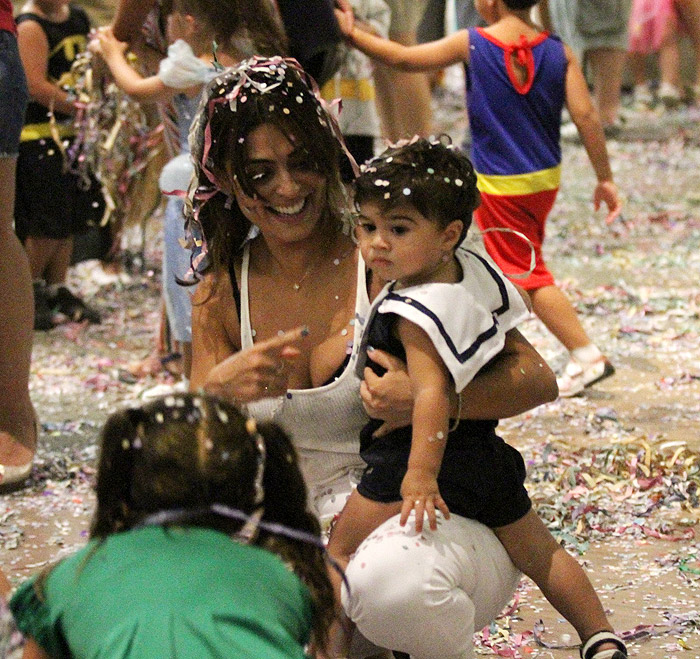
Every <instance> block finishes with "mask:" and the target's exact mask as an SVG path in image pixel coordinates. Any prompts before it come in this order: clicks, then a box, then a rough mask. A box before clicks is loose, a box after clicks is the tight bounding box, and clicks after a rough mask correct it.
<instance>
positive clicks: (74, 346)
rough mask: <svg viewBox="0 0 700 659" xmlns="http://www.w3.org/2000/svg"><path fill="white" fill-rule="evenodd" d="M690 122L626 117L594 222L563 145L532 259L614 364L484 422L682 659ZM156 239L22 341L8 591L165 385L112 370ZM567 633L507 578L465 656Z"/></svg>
mask: <svg viewBox="0 0 700 659" xmlns="http://www.w3.org/2000/svg"><path fill="white" fill-rule="evenodd" d="M452 100H453V101H454V99H452ZM443 101H444V102H445V103H446V105H445V106H444V107H443V108H441V110H440V113H439V114H438V118H439V119H440V120H441V121H442V122H443V124H444V126H445V129H446V130H449V131H450V132H451V133H452V134H453V135H454V136H455V139H461V132H462V131H463V129H464V124H463V119H462V118H460V117H461V115H460V114H459V111H458V109H456V106H455V107H452V108H451V107H450V106H449V103H448V102H449V101H450V98H447V100H444V99H443ZM699 122H700V112H698V111H695V110H687V109H684V110H681V111H679V112H678V113H676V114H672V115H667V116H665V117H660V118H658V121H657V123H656V124H650V123H649V121H648V118H647V119H644V118H637V119H636V120H634V121H632V120H630V124H629V130H626V131H623V134H622V136H621V138H620V139H619V140H618V141H614V142H610V144H609V149H610V152H611V157H612V161H613V166H614V171H615V176H616V180H617V182H618V185H619V187H620V189H621V191H622V193H623V194H624V196H625V198H626V207H625V211H624V216H623V218H621V219H619V220H618V221H616V222H615V223H614V224H613V225H611V226H610V227H608V226H606V225H605V222H604V217H603V214H602V212H599V213H594V211H593V208H592V204H591V201H590V200H591V195H592V192H593V182H594V179H593V174H592V171H591V168H590V166H589V164H588V162H587V160H586V157H585V153H584V151H583V148H582V147H581V146H580V145H578V144H576V143H575V142H568V143H566V144H565V149H564V165H563V181H562V188H561V193H560V196H559V200H558V202H557V205H556V207H555V210H554V212H553V213H552V216H551V219H550V221H549V225H548V236H549V238H548V241H547V243H546V244H545V245H546V248H545V254H546V257H547V258H548V260H549V263H550V266H551V268H552V270H553V272H554V273H555V275H556V276H557V277H558V278H560V280H561V281H562V283H563V285H564V287H565V290H566V291H567V293H568V295H570V296H571V298H572V300H573V301H574V302H575V304H576V307H577V309H578V311H579V313H580V314H581V317H582V320H583V322H584V325H585V327H586V329H587V330H588V331H589V333H590V334H591V336H592V337H593V338H594V340H595V341H596V342H597V343H598V344H599V345H600V346H601V348H602V349H603V350H604V351H605V353H606V354H607V355H608V357H609V358H610V359H611V361H612V362H613V364H614V365H615V367H616V369H617V372H616V374H615V376H614V377H612V378H609V379H607V380H605V381H604V382H602V383H600V384H598V385H595V386H594V387H592V388H590V389H588V390H586V392H585V394H584V395H582V396H579V397H575V398H571V399H560V400H558V401H556V402H554V403H551V404H549V405H545V406H543V407H541V408H539V409H537V410H534V411H532V412H530V413H528V414H525V415H522V416H520V417H516V418H514V419H508V420H505V421H504V422H502V423H501V431H502V433H503V436H504V437H505V438H506V439H507V440H508V441H510V442H511V443H513V444H514V445H515V446H517V447H518V448H519V449H520V450H521V451H522V452H523V454H524V456H525V459H526V462H527V465H528V470H529V478H528V487H529V489H530V492H531V495H532V497H533V499H534V501H535V502H536V505H537V507H538V510H539V512H540V514H541V515H542V517H543V518H544V519H545V521H546V522H547V524H548V525H549V526H550V528H551V529H552V531H553V532H554V533H555V534H556V535H557V536H558V537H559V538H560V540H561V541H562V542H563V543H564V544H565V545H566V546H567V548H568V549H569V550H570V551H571V552H573V553H574V554H575V555H577V556H578V558H579V560H581V561H582V563H583V565H584V566H585V567H586V569H587V570H588V572H589V574H590V575H591V578H592V580H593V582H594V584H595V586H596V588H597V590H598V592H599V593H600V594H601V598H602V600H603V602H604V605H605V607H606V608H607V609H608V610H609V612H610V617H611V620H612V621H613V623H614V624H615V626H616V628H617V629H618V631H620V632H621V633H622V634H623V636H624V637H625V638H626V639H628V641H629V644H630V656H634V657H664V658H665V659H684V658H688V659H691V658H700V612H699V611H700V538H698V528H699V527H698V520H699V519H700V507H699V502H698V496H699V493H698V485H700V466H699V455H700V347H699V339H700V288H699V287H698V281H699V279H700V184H699V181H700V177H699V175H698V172H700V123H699ZM658 136H660V137H661V138H662V139H654V138H655V137H658ZM158 234H159V231H158V224H157V220H156V221H153V222H152V223H151V224H150V225H149V228H148V234H147V239H146V241H145V242H146V245H147V250H146V252H145V265H144V267H143V268H142V269H139V268H136V269H134V270H132V271H131V272H128V273H126V275H125V276H122V277H121V278H120V279H117V280H114V281H112V282H111V283H109V284H107V285H105V284H104V281H105V278H104V277H100V278H99V279H100V282H102V283H101V284H100V283H98V281H97V274H96V271H95V270H94V269H93V270H91V269H90V268H91V267H92V266H81V268H78V269H76V270H75V271H74V272H73V274H72V283H73V285H75V286H76V287H78V288H79V289H80V291H81V292H82V294H84V295H85V296H86V298H87V299H88V300H89V302H90V303H91V304H93V305H94V306H95V307H97V308H98V309H99V310H100V312H101V313H102V315H103V318H104V320H103V323H102V324H101V325H92V326H88V325H65V326H62V327H60V328H57V329H54V330H52V331H51V332H47V333H37V334H36V344H35V348H34V359H33V366H32V383H31V387H32V397H33V399H34V401H35V404H36V407H37V410H38V413H39V417H40V420H41V425H42V441H41V447H40V450H39V452H38V456H37V461H36V466H35V469H34V473H33V475H32V478H31V484H30V486H29V487H28V488H26V489H24V490H22V491H19V492H16V493H13V494H8V495H4V496H2V497H1V498H0V561H1V562H2V565H3V567H4V569H5V570H6V571H7V572H8V573H9V576H10V578H11V579H12V580H13V581H15V582H16V581H17V580H19V579H21V578H22V577H23V576H26V575H27V574H30V573H32V572H34V571H36V570H37V569H40V568H41V567H43V566H45V565H46V564H47V563H48V562H50V561H54V560H56V559H57V558H60V557H61V556H63V555H65V554H66V553H69V552H70V551H72V550H73V549H74V548H75V547H76V546H78V545H79V544H81V543H82V542H84V541H85V537H86V529H87V527H88V523H89V517H90V513H91V510H92V504H93V495H92V491H91V485H92V480H93V477H94V469H95V459H96V454H97V448H96V441H97V433H98V430H99V428H100V426H101V425H102V423H103V421H104V419H105V418H106V416H107V414H108V413H109V412H110V411H112V410H113V409H114V408H115V407H116V406H118V405H121V404H123V403H124V402H125V401H128V400H133V399H137V398H138V397H139V396H140V394H141V393H142V392H143V391H144V390H145V389H146V388H148V387H150V386H153V385H154V384H157V383H161V382H168V381H172V376H170V375H169V374H168V373H167V372H165V371H161V372H160V373H158V374H156V375H153V376H148V377H146V378H142V379H139V378H136V377H134V376H133V375H132V374H131V373H130V372H129V371H128V369H127V366H128V365H129V363H130V362H133V361H134V360H135V359H137V358H143V357H145V356H147V355H148V354H149V352H150V351H151V350H152V348H153V345H154V333H155V332H156V329H157V325H158V291H159V277H160V272H159V261H160V246H159V239H158ZM140 239H141V237H140V236H136V237H135V238H134V239H133V240H132V241H131V242H130V244H127V247H128V248H129V249H136V248H137V247H138V246H139V245H140ZM523 332H524V334H525V335H526V336H527V338H528V339H529V340H530V341H532V343H533V344H534V345H535V346H536V347H537V349H538V350H540V352H541V353H542V355H543V356H544V358H545V359H546V360H547V361H548V363H550V364H551V365H552V367H554V368H555V369H560V368H561V367H562V366H563V363H564V361H565V355H564V352H563V350H562V348H561V347H560V346H559V345H558V344H557V343H556V341H555V340H554V339H553V338H552V337H551V336H549V335H548V334H547V333H546V332H545V331H544V329H543V328H542V326H541V324H540V323H539V322H538V321H537V320H535V319H532V320H530V321H528V322H526V323H525V324H524V326H523ZM576 641H577V639H576V636H575V633H574V632H573V630H572V628H571V627H570V626H569V625H568V624H567V623H565V622H564V621H563V620H562V619H561V617H560V616H559V615H558V614H557V613H556V612H555V611H554V610H553V609H552V607H551V606H550V605H549V604H548V603H547V602H546V601H545V600H544V599H543V598H542V596H541V595H540V594H539V592H538V590H537V589H536V588H535V587H534V586H533V585H532V584H531V583H530V582H529V581H528V580H523V582H522V584H521V587H520V589H519V591H518V593H517V597H516V599H515V600H514V602H513V603H512V606H511V607H510V609H509V610H508V612H507V613H506V614H505V615H504V616H503V617H502V618H500V619H499V620H497V621H496V622H495V623H494V624H493V625H492V626H490V627H489V628H487V629H485V630H483V631H482V632H481V633H480V634H479V635H478V639H477V653H478V654H479V655H480V656H500V657H513V658H520V657H540V658H553V659H564V658H568V657H576V656H578V651H577V649H576V647H575V644H576Z"/></svg>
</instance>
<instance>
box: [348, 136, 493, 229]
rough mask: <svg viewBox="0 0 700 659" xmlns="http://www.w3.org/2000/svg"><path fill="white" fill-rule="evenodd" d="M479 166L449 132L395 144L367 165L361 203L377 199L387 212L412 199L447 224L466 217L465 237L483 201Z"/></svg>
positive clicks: (358, 184)
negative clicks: (452, 140)
mask: <svg viewBox="0 0 700 659" xmlns="http://www.w3.org/2000/svg"><path fill="white" fill-rule="evenodd" d="M479 199H480V198H479V191H478V190H477V188H476V173H475V172H474V167H472V164H471V162H470V160H469V158H467V156H465V155H464V154H463V153H462V152H461V151H459V150H458V149H456V148H454V147H453V146H452V144H451V143H450V138H449V137H448V136H447V135H441V136H440V138H439V139H437V140H433V139H431V140H428V139H425V138H420V139H415V140H412V141H411V142H408V143H406V144H403V145H397V146H391V147H389V148H388V149H387V150H386V151H384V153H382V154H381V155H379V156H377V157H376V158H374V159H372V160H370V161H369V162H368V163H367V164H366V165H364V166H363V167H362V173H361V174H360V176H359V177H358V178H357V179H356V181H355V206H356V207H359V206H361V205H362V204H364V203H367V202H373V203H376V204H378V205H379V207H380V208H381V209H382V210H383V211H388V210H390V209H392V208H395V207H397V206H401V205H403V204H410V205H411V206H413V207H414V208H415V209H416V210H417V211H418V212H420V213H421V214H422V215H424V216H425V217H427V218H428V219H431V220H433V221H435V222H438V223H439V224H440V226H441V227H443V228H444V227H446V226H447V225H448V224H449V223H450V222H452V221H453V220H461V221H462V223H463V225H464V228H463V229H462V236H461V238H460V242H461V240H462V239H463V238H464V236H466V234H467V230H468V229H469V225H470V224H471V221H472V213H473V212H474V210H475V209H476V208H477V207H478V206H479Z"/></svg>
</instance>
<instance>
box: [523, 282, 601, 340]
mask: <svg viewBox="0 0 700 659" xmlns="http://www.w3.org/2000/svg"><path fill="white" fill-rule="evenodd" d="M528 293H529V294H530V299H531V300H532V308H533V311H534V312H535V315H536V316H537V317H538V318H539V319H540V320H541V321H542V322H543V323H544V324H545V325H546V327H547V329H548V330H549V331H550V332H551V333H552V334H554V336H555V337H556V338H557V339H559V341H561V343H563V344H564V347H565V348H566V349H567V350H568V351H569V352H571V351H572V350H575V349H576V348H583V347H584V346H587V345H589V344H590V343H591V339H590V338H589V336H588V334H586V330H585V329H583V325H581V321H580V320H579V318H578V314H577V313H576V310H575V309H574V307H573V305H572V304H571V302H569V299H568V298H567V297H566V295H564V293H563V292H562V291H561V290H560V289H559V288H558V287H557V286H543V287H542V288H537V289H534V290H531V291H528Z"/></svg>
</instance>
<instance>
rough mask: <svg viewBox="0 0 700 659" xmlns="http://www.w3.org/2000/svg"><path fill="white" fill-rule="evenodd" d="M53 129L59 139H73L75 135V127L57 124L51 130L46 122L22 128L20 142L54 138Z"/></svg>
mask: <svg viewBox="0 0 700 659" xmlns="http://www.w3.org/2000/svg"><path fill="white" fill-rule="evenodd" d="M54 129H55V130H56V131H57V132H58V137H59V138H61V139H62V138H64V137H73V136H74V135H75V126H73V125H70V124H68V125H66V124H58V125H56V126H55V127H53V128H52V126H51V124H50V123H49V122H48V121H47V122H45V123H42V124H26V125H25V126H24V128H22V135H21V137H20V141H21V142H30V141H31V140H41V139H45V138H47V137H54V135H55V133H54V132H53V130H54Z"/></svg>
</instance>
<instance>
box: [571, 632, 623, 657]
mask: <svg viewBox="0 0 700 659" xmlns="http://www.w3.org/2000/svg"><path fill="white" fill-rule="evenodd" d="M604 643H614V644H615V645H617V649H616V650H598V648H599V647H600V646H601V645H603V644H604ZM580 652H581V659H627V646H626V645H625V644H624V643H623V642H622V639H621V638H620V637H619V636H617V635H616V634H613V633H612V632H607V631H602V632H596V633H595V634H593V636H591V637H590V638H589V639H588V640H587V641H586V642H585V643H584V644H583V645H582V646H581V650H580Z"/></svg>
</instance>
